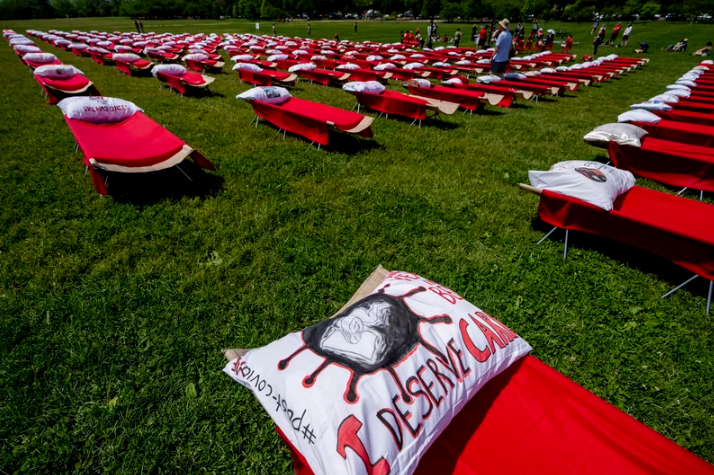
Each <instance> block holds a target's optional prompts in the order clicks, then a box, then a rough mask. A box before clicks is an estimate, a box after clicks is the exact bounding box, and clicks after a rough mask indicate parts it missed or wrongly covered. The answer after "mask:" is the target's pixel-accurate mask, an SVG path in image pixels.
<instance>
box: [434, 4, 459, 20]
mask: <svg viewBox="0 0 714 475" xmlns="http://www.w3.org/2000/svg"><path fill="white" fill-rule="evenodd" d="M461 12H462V8H461V4H459V3H456V2H448V1H445V2H443V3H442V6H441V11H440V12H439V15H440V16H441V18H443V19H445V20H446V21H448V22H449V23H451V22H452V21H454V19H456V18H458V17H460V16H461Z"/></svg>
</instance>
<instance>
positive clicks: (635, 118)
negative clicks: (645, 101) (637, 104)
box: [617, 109, 662, 124]
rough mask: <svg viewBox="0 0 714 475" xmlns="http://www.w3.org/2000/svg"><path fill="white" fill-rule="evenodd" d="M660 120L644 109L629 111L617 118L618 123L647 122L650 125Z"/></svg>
mask: <svg viewBox="0 0 714 475" xmlns="http://www.w3.org/2000/svg"><path fill="white" fill-rule="evenodd" d="M660 120H662V118H661V117H659V116H657V115H655V114H653V113H652V112H650V111H648V110H644V109H634V110H630V111H627V112H623V113H622V114H620V115H618V116H617V121H618V122H647V123H650V124H656V123H657V122H659V121H660Z"/></svg>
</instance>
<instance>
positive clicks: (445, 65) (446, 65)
mask: <svg viewBox="0 0 714 475" xmlns="http://www.w3.org/2000/svg"><path fill="white" fill-rule="evenodd" d="M412 58H413V56H412ZM432 66H434V67H435V68H450V67H451V65H450V64H449V63H444V62H443V61H437V62H436V63H434V64H432Z"/></svg>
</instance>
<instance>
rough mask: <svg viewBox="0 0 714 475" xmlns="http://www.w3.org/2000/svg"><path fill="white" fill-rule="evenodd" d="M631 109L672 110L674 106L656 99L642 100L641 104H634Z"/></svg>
mask: <svg viewBox="0 0 714 475" xmlns="http://www.w3.org/2000/svg"><path fill="white" fill-rule="evenodd" d="M630 109H644V110H648V111H671V110H672V106H670V105H669V104H665V103H664V102H660V101H654V102H640V103H639V104H632V105H631V106H630Z"/></svg>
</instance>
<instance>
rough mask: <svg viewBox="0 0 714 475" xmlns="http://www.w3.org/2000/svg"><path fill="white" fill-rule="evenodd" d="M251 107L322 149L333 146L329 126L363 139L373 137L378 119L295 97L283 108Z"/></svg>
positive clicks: (257, 102) (260, 114)
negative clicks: (321, 146)
mask: <svg viewBox="0 0 714 475" xmlns="http://www.w3.org/2000/svg"><path fill="white" fill-rule="evenodd" d="M251 105H252V106H253V110H254V111H255V113H256V114H257V115H258V117H261V118H263V119H265V120H267V121H268V122H270V123H271V124H273V125H275V126H277V127H279V128H281V129H283V130H287V131H288V132H291V133H294V134H297V135H300V136H302V137H305V138H307V139H308V140H312V141H313V142H317V143H319V144H321V145H327V144H328V142H329V126H333V127H335V128H336V129H338V130H341V131H343V132H349V133H355V134H357V135H360V136H362V137H367V138H370V137H372V129H371V128H370V124H371V123H372V121H373V120H374V119H373V118H372V117H366V116H364V115H362V114H358V113H356V112H350V111H346V110H344V109H338V108H337V107H332V106H327V105H325V104H320V103H318V102H312V101H306V100H305V99H299V98H297V97H291V98H290V99H289V100H288V101H287V102H284V103H283V104H280V105H272V104H268V103H265V102H259V101H251Z"/></svg>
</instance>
